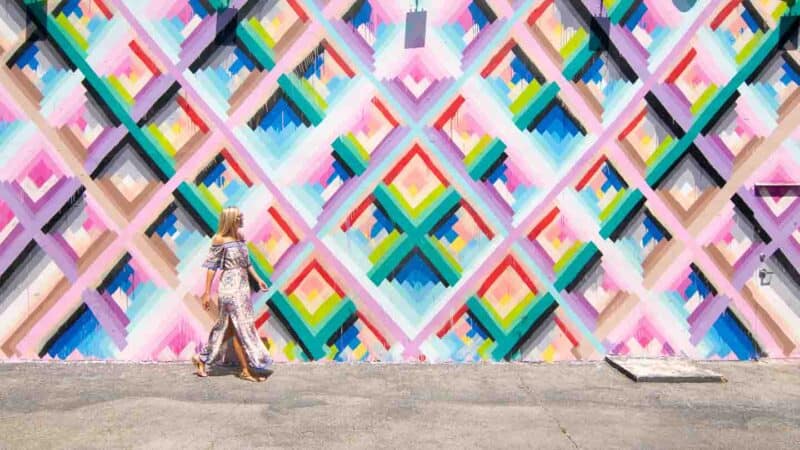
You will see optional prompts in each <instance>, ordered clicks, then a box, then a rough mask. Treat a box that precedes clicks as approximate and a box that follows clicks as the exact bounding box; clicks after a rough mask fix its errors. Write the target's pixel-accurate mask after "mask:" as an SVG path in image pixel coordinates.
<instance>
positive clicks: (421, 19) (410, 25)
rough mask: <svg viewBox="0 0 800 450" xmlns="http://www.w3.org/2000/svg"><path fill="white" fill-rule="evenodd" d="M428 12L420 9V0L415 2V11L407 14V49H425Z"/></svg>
mask: <svg viewBox="0 0 800 450" xmlns="http://www.w3.org/2000/svg"><path fill="white" fill-rule="evenodd" d="M427 22H428V12H427V11H425V10H423V9H420V7H419V0H415V7H414V10H413V11H409V12H408V13H406V48H420V47H425V32H426V31H427V25H428V24H427Z"/></svg>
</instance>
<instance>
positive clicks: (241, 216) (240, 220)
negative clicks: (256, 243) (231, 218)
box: [237, 213, 244, 228]
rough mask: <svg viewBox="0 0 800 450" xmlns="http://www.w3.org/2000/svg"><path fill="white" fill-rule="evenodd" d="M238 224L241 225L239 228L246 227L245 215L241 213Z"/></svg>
mask: <svg viewBox="0 0 800 450" xmlns="http://www.w3.org/2000/svg"><path fill="white" fill-rule="evenodd" d="M237 223H238V225H239V228H242V227H243V226H244V214H242V213H239V217H238V218H237Z"/></svg>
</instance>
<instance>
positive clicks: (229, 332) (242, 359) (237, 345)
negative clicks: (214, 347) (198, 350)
mask: <svg viewBox="0 0 800 450" xmlns="http://www.w3.org/2000/svg"><path fill="white" fill-rule="evenodd" d="M231 338H233V352H234V353H236V359H238V360H239V365H240V366H241V367H242V376H245V377H252V374H251V373H250V367H249V365H248V364H247V355H245V354H244V349H243V348H242V343H241V341H239V336H237V335H236V328H234V326H233V321H230V322H228V328H227V329H226V330H225V337H224V338H223V339H222V340H223V341H224V342H228V339H231Z"/></svg>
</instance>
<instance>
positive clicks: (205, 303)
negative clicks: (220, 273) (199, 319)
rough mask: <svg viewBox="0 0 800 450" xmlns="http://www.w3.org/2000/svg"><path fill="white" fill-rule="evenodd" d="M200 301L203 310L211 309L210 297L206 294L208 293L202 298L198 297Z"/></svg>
mask: <svg viewBox="0 0 800 450" xmlns="http://www.w3.org/2000/svg"><path fill="white" fill-rule="evenodd" d="M200 300H201V301H202V302H203V309H205V310H206V311H208V309H209V308H211V296H210V295H209V294H208V292H205V293H203V296H202V297H200Z"/></svg>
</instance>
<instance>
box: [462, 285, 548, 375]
mask: <svg viewBox="0 0 800 450" xmlns="http://www.w3.org/2000/svg"><path fill="white" fill-rule="evenodd" d="M467 306H468V308H469V312H470V314H472V315H473V317H475V319H476V320H478V322H480V324H481V325H482V326H483V327H484V328H485V329H486V332H487V333H489V335H490V336H491V337H492V339H493V340H494V341H495V344H496V345H495V346H494V348H493V349H492V352H491V354H492V358H493V359H495V360H501V359H506V358H507V357H508V355H509V353H511V350H512V349H513V348H514V347H516V346H517V344H518V343H519V341H520V339H522V337H523V336H524V335H525V334H526V333H527V332H528V331H529V330H530V328H531V327H532V326H533V325H534V324H535V323H536V322H537V321H538V320H539V319H540V318H542V317H544V316H545V315H546V314H549V313H550V312H552V311H553V310H554V309H555V307H557V303H556V301H555V299H554V298H553V297H552V296H551V295H550V294H549V293H548V294H545V295H544V296H542V297H540V298H538V299H536V300H534V301H531V302H530V303H528V304H527V305H526V306H525V308H524V311H523V312H521V313H520V317H519V318H518V319H517V320H516V322H515V323H514V325H513V326H512V327H511V328H510V329H508V331H505V330H504V329H503V328H502V327H501V326H500V325H499V324H498V323H497V321H496V320H495V319H494V317H496V316H494V315H493V314H492V313H490V312H489V311H488V310H487V308H486V307H485V306H484V305H483V304H482V303H481V300H480V299H479V298H477V297H475V296H473V297H471V298H470V299H469V300H468V301H467Z"/></svg>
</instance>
